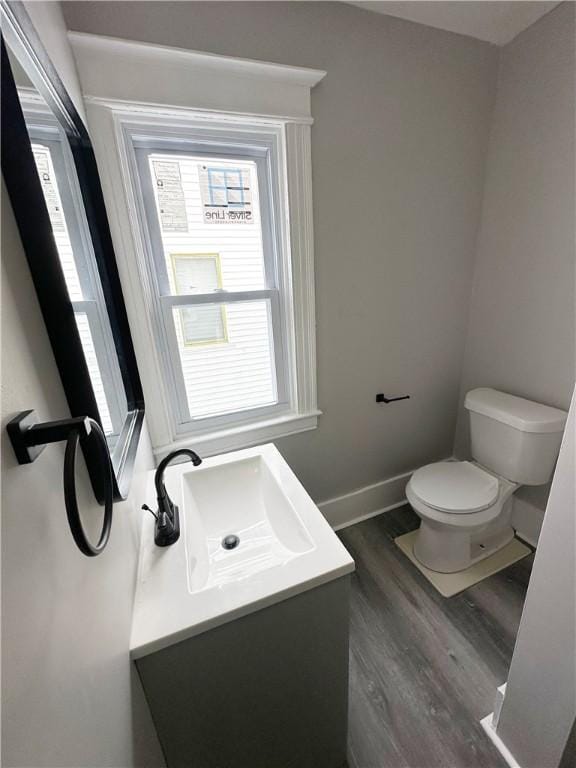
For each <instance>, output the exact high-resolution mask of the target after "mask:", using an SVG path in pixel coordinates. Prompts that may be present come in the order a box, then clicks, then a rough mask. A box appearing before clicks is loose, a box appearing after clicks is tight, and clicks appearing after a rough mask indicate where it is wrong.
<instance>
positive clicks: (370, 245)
mask: <svg viewBox="0 0 576 768" xmlns="http://www.w3.org/2000/svg"><path fill="white" fill-rule="evenodd" d="M64 13H65V16H66V20H67V23H68V26H69V28H71V29H74V30H79V31H85V32H93V33H96V34H103V35H111V36H115V37H124V38H129V39H135V40H142V41H148V42H153V43H159V44H164V45H171V46H179V47H183V48H190V49H196V50H204V51H210V52H214V53H220V54H228V55H233V56H241V57H246V58H252V59H263V60H268V61H274V62H279V63H285V64H294V65H299V66H310V67H317V68H321V69H326V70H327V71H328V75H327V76H326V78H325V79H324V80H323V81H322V83H321V84H320V85H319V86H318V87H317V88H315V89H314V91H313V96H312V113H313V115H314V118H315V121H316V122H315V125H314V128H313V134H312V158H313V178H314V226H315V241H316V246H315V257H316V286H317V320H318V337H317V341H318V381H319V393H318V394H319V403H320V408H321V409H322V410H323V412H324V415H323V416H322V417H321V420H320V426H319V428H318V429H317V430H316V431H314V432H309V433H306V434H302V435H297V436H294V437H291V438H286V439H283V440H280V441H278V445H279V448H280V449H281V451H282V452H283V454H284V455H285V456H286V458H287V460H288V461H289V463H290V464H291V466H292V467H293V469H294V470H295V471H296V473H297V475H298V477H299V478H300V479H301V480H302V482H303V483H304V485H305V486H306V488H307V489H308V491H309V492H310V493H311V494H312V495H313V496H314V498H315V499H317V500H322V499H326V498H329V497H332V496H335V495H337V494H339V493H344V492H348V491H351V490H353V489H355V488H358V487H362V486H364V485H367V484H369V483H374V482H378V481H380V480H383V479H385V478H387V477H391V476H393V475H396V474H398V473H400V472H403V471H406V470H409V469H412V468H414V467H416V466H418V465H419V464H422V463H425V462H428V461H433V460H435V459H439V458H443V457H445V456H448V455H450V454H451V452H452V443H453V435H454V428H455V420H456V413H457V403H458V393H459V385H460V373H461V368H462V355H463V348H464V338H465V331H466V318H467V313H468V302H469V296H470V287H471V277H472V264H473V255H474V244H475V238H476V232H477V227H478V222H479V212H480V203H481V194H482V184H483V168H484V160H485V151H486V147H487V140H488V132H489V122H490V117H491V110H492V104H493V98H494V87H495V78H496V67H497V50H496V49H495V48H494V47H493V46H490V45H488V44H485V43H481V42H478V41H475V40H472V39H470V38H465V37H461V36H458V35H453V34H450V33H447V32H442V31H440V30H434V29H430V28H428V27H424V26H421V25H417V24H412V23H410V22H404V21H401V20H399V19H393V18H390V17H384V16H380V15H376V14H373V13H370V12H368V11H364V10H360V9H358V8H353V7H350V6H346V5H344V4H340V3H330V2H321V3H315V2H307V3H300V2H297V3H283V2H273V3H271V2H268V3H243V2H236V3H221V2H218V3H196V2H194V3H178V2H177V3H170V2H161V3H156V2H146V3H139V4H136V3H130V2H129V3H121V2H120V3H118V2H107V3H98V2H80V3H74V2H66V3H65V4H64ZM141 364H144V363H142V362H141ZM379 391H387V392H392V393H404V392H407V393H410V394H411V395H412V399H411V400H409V401H406V402H403V403H399V404H398V405H390V406H387V407H381V406H377V405H376V404H375V403H374V396H375V394H376V392H379Z"/></svg>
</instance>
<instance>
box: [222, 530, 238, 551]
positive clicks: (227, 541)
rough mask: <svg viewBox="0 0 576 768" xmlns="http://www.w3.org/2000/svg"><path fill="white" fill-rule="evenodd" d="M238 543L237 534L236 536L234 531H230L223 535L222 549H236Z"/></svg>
mask: <svg viewBox="0 0 576 768" xmlns="http://www.w3.org/2000/svg"><path fill="white" fill-rule="evenodd" d="M238 544H240V539H239V538H238V536H236V534H235V533H231V534H229V535H228V536H224V538H223V539H222V547H223V548H224V549H236V547H237V546H238Z"/></svg>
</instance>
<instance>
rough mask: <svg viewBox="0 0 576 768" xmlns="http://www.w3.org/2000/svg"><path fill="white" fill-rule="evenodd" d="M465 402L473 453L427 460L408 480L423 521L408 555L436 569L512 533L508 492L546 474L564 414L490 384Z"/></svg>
mask: <svg viewBox="0 0 576 768" xmlns="http://www.w3.org/2000/svg"><path fill="white" fill-rule="evenodd" d="M464 406H465V408H466V410H467V411H468V412H469V414H470V436H471V454H472V457H473V460H472V461H441V462H437V463H435V464H428V465H426V466H424V467H421V468H420V469H418V470H416V472H414V474H413V475H412V477H411V478H410V481H409V482H408V485H407V487H406V497H407V499H408V501H409V502H410V504H411V506H412V508H413V509H414V511H415V512H416V514H417V515H418V516H419V517H420V520H421V524H420V528H419V529H418V533H417V535H416V538H415V541H414V550H413V552H414V556H415V558H416V559H417V560H418V561H419V562H420V563H421V564H422V565H424V566H425V567H426V568H429V569H430V570H432V571H438V572H439V573H455V572H457V571H461V570H465V569H466V568H469V567H470V566H471V565H474V563H477V562H478V561H480V560H483V559H484V558H485V557H488V556H489V555H491V554H493V553H494V552H496V551H498V550H499V549H501V548H502V547H503V546H505V545H506V544H508V542H509V541H510V540H511V539H512V538H513V537H514V529H513V527H512V523H511V520H512V499H513V494H514V492H515V491H516V490H517V488H519V487H520V486H521V485H541V484H543V483H546V482H547V481H548V480H549V479H550V477H551V476H552V472H553V469H554V464H555V462H556V458H557V456H558V451H559V449H560V442H561V438H562V433H563V430H564V425H565V423H566V416H567V414H566V412H565V411H562V410H560V409H558V408H552V407H550V406H547V405H542V404H540V403H534V402H532V401H531V400H525V399H524V398H521V397H516V396H514V395H509V394H507V393H505V392H498V391H497V390H494V389H488V388H481V389H475V390H472V391H471V392H469V393H468V394H467V395H466V399H465V402H464Z"/></svg>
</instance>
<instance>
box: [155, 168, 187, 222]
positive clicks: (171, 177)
mask: <svg viewBox="0 0 576 768" xmlns="http://www.w3.org/2000/svg"><path fill="white" fill-rule="evenodd" d="M152 167H153V169H154V181H155V186H156V194H157V196H158V210H159V211H160V226H161V227H162V231H163V232H188V216H187V214H186V200H185V198H184V189H183V187H182V177H181V176H180V163H177V162H171V161H168V160H153V161H152Z"/></svg>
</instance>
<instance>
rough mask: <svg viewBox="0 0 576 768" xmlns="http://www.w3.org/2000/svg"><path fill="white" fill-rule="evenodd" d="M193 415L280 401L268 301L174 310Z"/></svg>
mask: <svg viewBox="0 0 576 768" xmlns="http://www.w3.org/2000/svg"><path fill="white" fill-rule="evenodd" d="M173 315H174V324H175V329H176V337H177V342H178V351H179V354H180V362H181V364H182V373H183V377H184V385H185V388H186V397H187V401H188V408H189V410H190V416H191V418H193V419H195V418H196V419H197V418H202V417H205V416H213V415H216V414H224V413H232V412H235V411H242V410H246V409H248V408H258V407H261V406H265V405H273V404H274V403H275V402H277V394H276V382H275V375H274V359H273V352H272V330H271V324H270V307H269V302H268V301H267V300H262V301H247V302H237V303H232V304H203V305H194V306H186V307H175V308H174V309H173Z"/></svg>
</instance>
